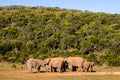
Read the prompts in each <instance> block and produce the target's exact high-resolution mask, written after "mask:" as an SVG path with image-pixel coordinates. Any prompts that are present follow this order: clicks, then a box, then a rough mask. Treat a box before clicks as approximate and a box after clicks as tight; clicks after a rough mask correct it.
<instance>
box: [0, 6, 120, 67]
mask: <svg viewBox="0 0 120 80" xmlns="http://www.w3.org/2000/svg"><path fill="white" fill-rule="evenodd" d="M31 56H32V57H35V58H40V59H44V58H47V57H58V56H62V57H68V56H82V57H84V58H85V59H88V60H90V61H94V62H95V63H96V64H100V65H102V64H106V65H109V66H120V14H109V13H101V12H98V13H93V12H89V11H80V10H72V9H70V10H69V9H60V8H58V7H54V8H51V7H42V6H39V7H25V6H4V7H0V60H1V61H9V62H24V61H25V60H26V59H28V58H29V57H31Z"/></svg>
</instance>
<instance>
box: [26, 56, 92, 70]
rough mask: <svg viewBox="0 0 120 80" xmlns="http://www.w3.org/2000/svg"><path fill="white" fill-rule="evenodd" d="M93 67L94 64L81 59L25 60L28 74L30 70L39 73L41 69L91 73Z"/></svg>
mask: <svg viewBox="0 0 120 80" xmlns="http://www.w3.org/2000/svg"><path fill="white" fill-rule="evenodd" d="M93 66H94V62H89V61H87V60H85V59H83V58H81V57H68V58H62V57H56V58H46V59H44V60H40V59H34V58H30V59H28V60H27V67H28V69H29V71H30V72H32V68H36V69H37V71H38V72H40V69H41V67H44V68H45V71H46V72H65V71H67V72H72V71H82V72H89V71H90V72H92V71H93Z"/></svg>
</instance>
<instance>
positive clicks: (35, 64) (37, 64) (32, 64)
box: [27, 58, 45, 72]
mask: <svg viewBox="0 0 120 80" xmlns="http://www.w3.org/2000/svg"><path fill="white" fill-rule="evenodd" d="M41 66H43V67H44V66H45V63H44V61H43V60H38V59H34V58H29V59H28V60H27V67H28V69H29V71H30V72H32V68H36V69H37V71H38V72H40V68H41Z"/></svg>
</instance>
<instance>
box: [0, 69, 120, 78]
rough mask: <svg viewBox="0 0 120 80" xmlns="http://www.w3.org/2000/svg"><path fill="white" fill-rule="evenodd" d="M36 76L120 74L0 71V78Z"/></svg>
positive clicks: (107, 73)
mask: <svg viewBox="0 0 120 80" xmlns="http://www.w3.org/2000/svg"><path fill="white" fill-rule="evenodd" d="M36 75H43V76H44V75H48V76H52V75H55V76H57V75H58V76H59V75H60V76H62V75H63V76H64V75H66V76H71V75H120V72H63V73H59V72H54V73H48V72H40V73H29V72H28V71H25V70H20V71H0V76H8V77H9V76H12V77H29V76H30V77H31V76H36Z"/></svg>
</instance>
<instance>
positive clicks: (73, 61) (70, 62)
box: [65, 57, 85, 71]
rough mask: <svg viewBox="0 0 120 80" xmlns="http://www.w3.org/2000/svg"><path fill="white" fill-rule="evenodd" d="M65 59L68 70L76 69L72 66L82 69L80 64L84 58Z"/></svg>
mask: <svg viewBox="0 0 120 80" xmlns="http://www.w3.org/2000/svg"><path fill="white" fill-rule="evenodd" d="M65 61H66V62H67V63H68V71H73V70H76V69H74V68H79V69H80V70H81V71H82V65H83V62H84V61H85V60H84V59H83V58H81V57H68V58H66V59H65Z"/></svg>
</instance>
